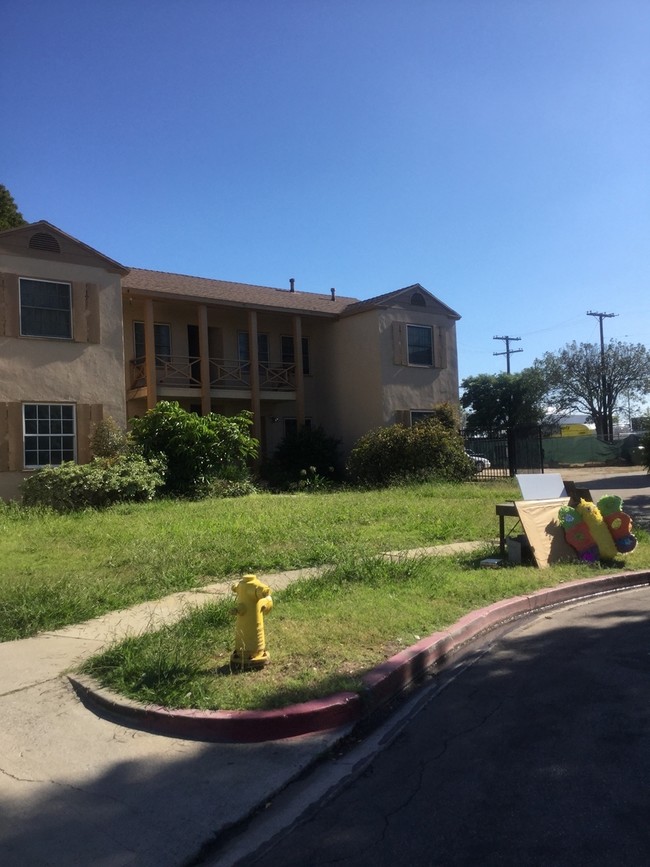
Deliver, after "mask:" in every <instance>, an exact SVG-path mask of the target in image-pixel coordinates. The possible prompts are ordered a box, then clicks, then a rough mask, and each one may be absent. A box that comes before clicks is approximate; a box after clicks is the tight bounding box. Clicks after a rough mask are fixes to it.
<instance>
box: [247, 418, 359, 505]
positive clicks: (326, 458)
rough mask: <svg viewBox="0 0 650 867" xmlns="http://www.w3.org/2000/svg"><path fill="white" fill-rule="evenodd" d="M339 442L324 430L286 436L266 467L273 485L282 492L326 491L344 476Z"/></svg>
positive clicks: (318, 429) (317, 429)
mask: <svg viewBox="0 0 650 867" xmlns="http://www.w3.org/2000/svg"><path fill="white" fill-rule="evenodd" d="M341 463H342V462H341V455H340V443H339V440H337V439H335V438H334V437H331V436H329V435H328V434H327V433H325V431H324V430H323V428H322V427H317V428H314V429H313V430H312V429H311V428H307V427H303V428H301V429H300V430H299V431H297V432H293V433H290V434H287V435H286V436H285V437H284V439H283V440H282V441H281V442H280V444H279V445H278V447H277V448H276V450H275V452H274V453H273V457H272V458H271V460H270V461H269V462H268V463H267V465H266V466H265V468H264V476H265V478H267V479H268V481H269V482H270V483H271V485H272V486H273V487H275V488H281V489H292V488H294V489H300V490H306V489H311V490H315V489H316V488H318V489H320V490H323V489H324V488H325V487H327V486H328V485H330V484H331V483H332V481H334V480H335V479H337V478H339V477H340V476H341Z"/></svg>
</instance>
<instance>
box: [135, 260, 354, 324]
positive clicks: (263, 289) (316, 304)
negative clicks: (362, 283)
mask: <svg viewBox="0 0 650 867" xmlns="http://www.w3.org/2000/svg"><path fill="white" fill-rule="evenodd" d="M122 286H123V290H124V291H125V292H126V293H130V294H133V295H149V296H151V297H158V298H163V297H165V296H175V297H176V298H186V299H191V300H193V301H198V300H203V301H206V302H208V303H209V302H210V301H214V302H216V303H219V304H225V305H228V306H230V305H232V306H237V307H253V308H256V309H260V308H261V309H268V310H278V311H280V310H281V311H296V312H304V313H313V314H316V315H328V314H329V315H331V316H338V315H339V314H340V313H341V312H342V311H343V310H345V308H346V307H348V306H349V305H350V304H354V303H355V302H356V301H357V299H356V298H338V297H337V298H336V299H335V300H334V301H332V296H331V293H330V292H328V293H327V294H326V295H321V294H317V293H315V292H297V291H296V292H290V291H289V290H288V289H276V288H274V287H272V286H253V285H250V284H248V283H231V282H229V281H227V280H209V279H207V278H205V277H189V276H187V275H185V274H169V273H167V272H165V271H145V270H143V269H140V268H132V269H131V270H130V271H129V274H128V275H127V276H126V277H125V278H124V280H123V281H122Z"/></svg>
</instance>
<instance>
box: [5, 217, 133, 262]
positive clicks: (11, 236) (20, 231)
mask: <svg viewBox="0 0 650 867" xmlns="http://www.w3.org/2000/svg"><path fill="white" fill-rule="evenodd" d="M0 253H9V254H11V255H14V256H33V257H34V258H35V259H49V260H54V261H59V262H72V263H74V264H75V265H91V266H93V267H95V268H103V269H104V270H105V271H109V272H111V273H117V274H120V275H121V276H124V275H126V274H128V273H129V269H128V268H125V267H124V265H120V264H119V262H116V261H115V260H114V259H109V257H108V256H104V254H103V253H100V252H98V251H97V250H94V249H93V248H92V247H89V246H88V244H84V243H83V241H79V240H77V238H73V237H72V235H68V234H67V233H66V232H62V231H61V229H58V228H57V227H56V226H53V225H52V224H51V223H48V222H47V221H46V220H39V221H38V222H36V223H27V225H25V226H18V227H17V228H15V229H6V230H5V231H4V232H0Z"/></svg>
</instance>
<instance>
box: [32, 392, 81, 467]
mask: <svg viewBox="0 0 650 867" xmlns="http://www.w3.org/2000/svg"><path fill="white" fill-rule="evenodd" d="M75 441H76V429H75V408H74V404H69V403H25V404H23V444H24V460H25V468H27V469H31V468H34V467H46V466H48V465H50V464H53V465H55V466H58V465H59V464H61V463H63V461H74V459H75V445H76V442H75Z"/></svg>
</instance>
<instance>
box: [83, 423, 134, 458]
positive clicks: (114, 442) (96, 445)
mask: <svg viewBox="0 0 650 867" xmlns="http://www.w3.org/2000/svg"><path fill="white" fill-rule="evenodd" d="M90 446H91V448H92V452H93V455H94V456H95V457H96V458H116V457H117V456H118V455H123V454H125V453H126V452H127V451H128V448H129V440H128V436H127V435H126V432H125V431H123V430H122V428H121V427H120V426H119V425H118V423H117V422H116V421H115V419H114V418H112V417H111V416H110V415H109V416H108V417H107V418H105V419H103V420H102V421H100V422H98V423H97V424H96V425H95V429H94V431H93V434H92V437H91V438H90Z"/></svg>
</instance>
